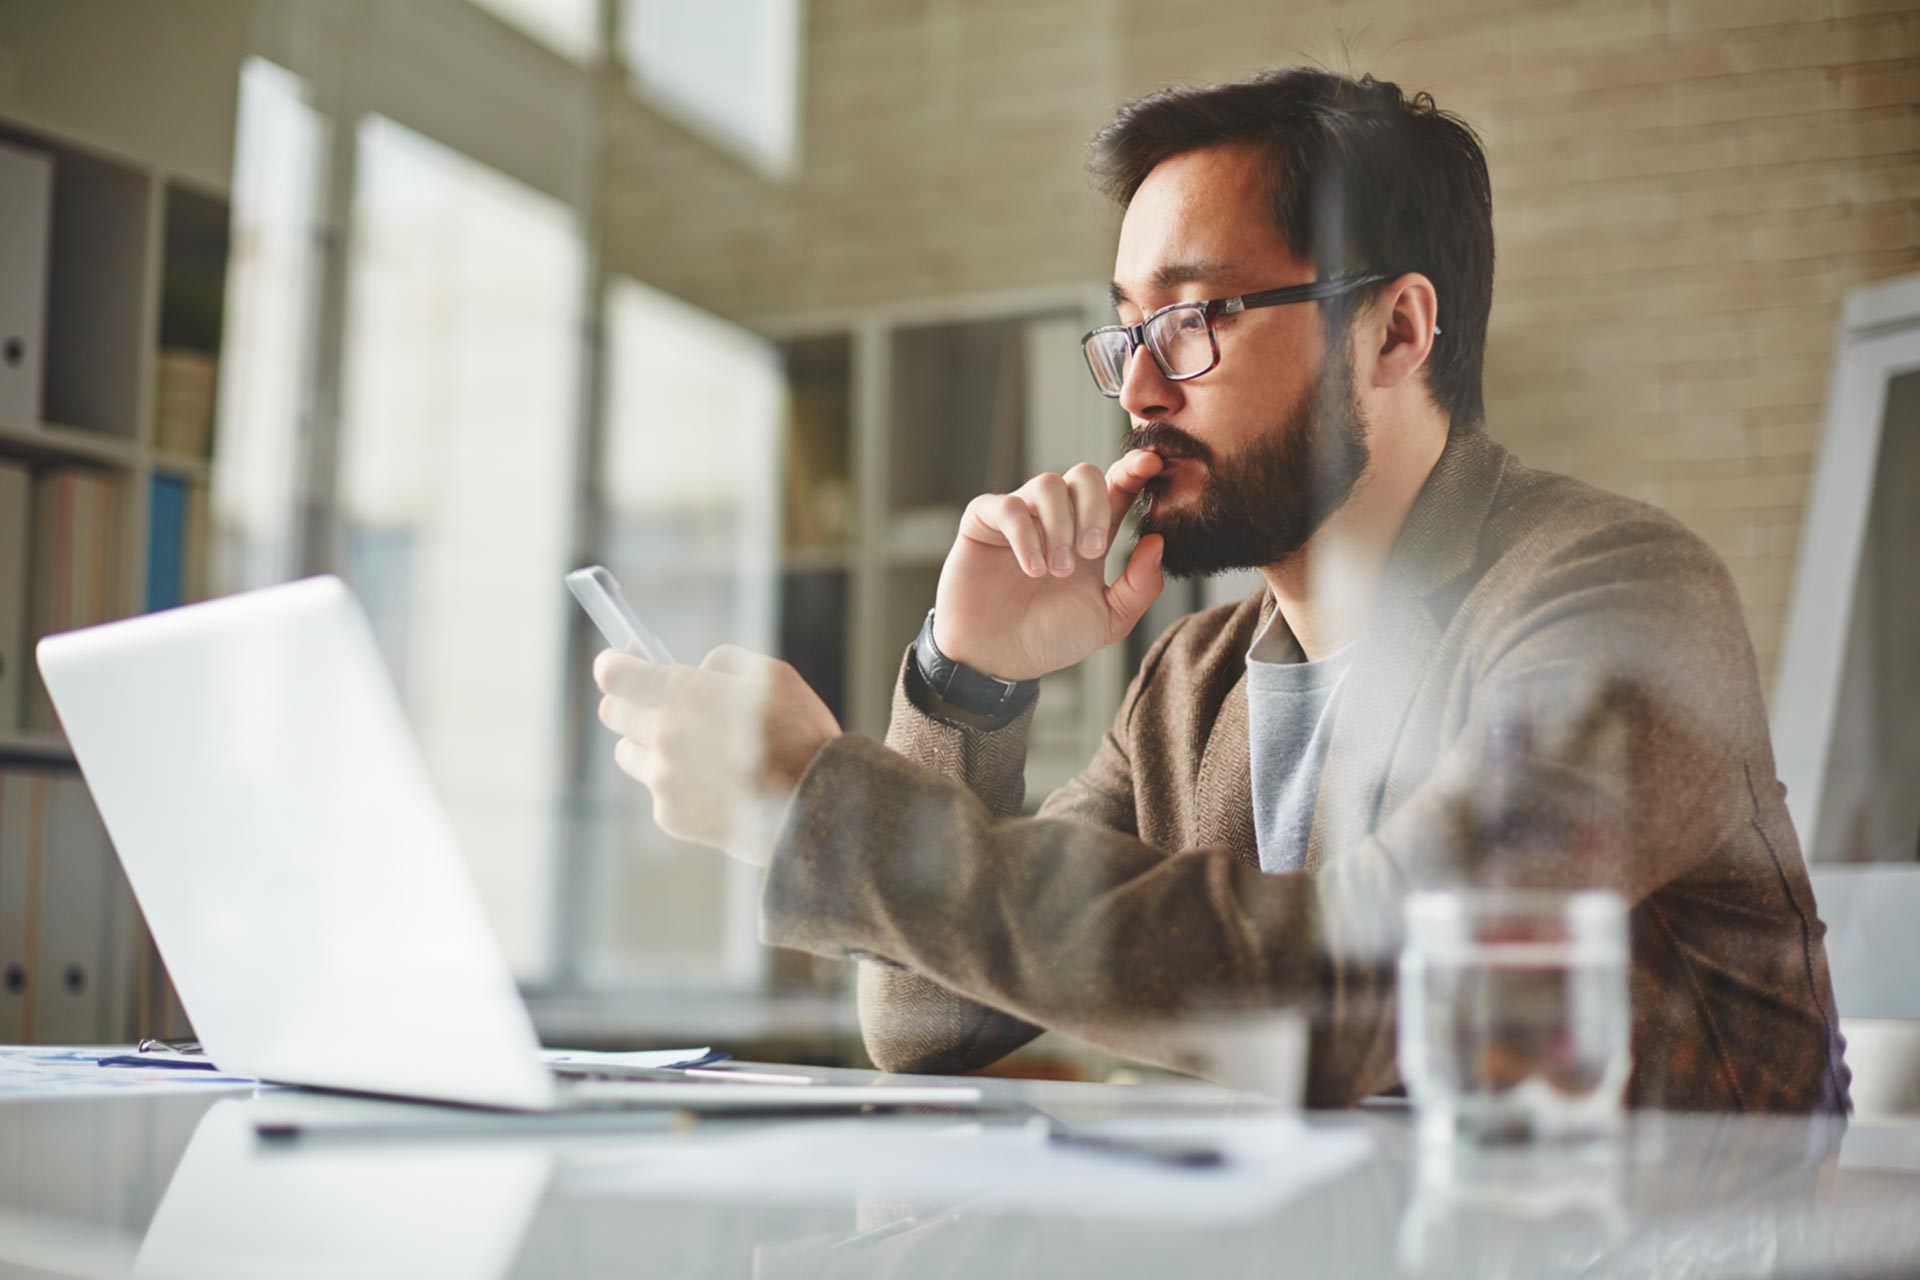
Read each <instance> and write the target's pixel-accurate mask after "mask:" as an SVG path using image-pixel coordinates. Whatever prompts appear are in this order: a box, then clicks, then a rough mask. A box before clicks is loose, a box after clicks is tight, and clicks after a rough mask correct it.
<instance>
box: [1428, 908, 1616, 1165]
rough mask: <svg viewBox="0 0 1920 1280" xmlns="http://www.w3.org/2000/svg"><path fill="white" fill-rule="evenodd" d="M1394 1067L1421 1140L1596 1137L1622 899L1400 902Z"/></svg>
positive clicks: (1607, 1113) (1606, 1096) (1607, 1103)
mask: <svg viewBox="0 0 1920 1280" xmlns="http://www.w3.org/2000/svg"><path fill="white" fill-rule="evenodd" d="M1406 923H1407V931H1406V945H1405V949H1404V950H1403V951H1402V952H1401V956H1400V996H1399V1006H1400V1010H1399V1023H1400V1026H1399V1029H1400V1046H1399V1049H1400V1076H1401V1079H1402V1080H1403V1081H1404V1082H1405V1084H1406V1087H1407V1093H1408V1095H1409V1096H1410V1097H1411V1098H1412V1100H1413V1105H1414V1109H1415V1112H1416V1115H1417V1117H1418V1122H1419V1127H1420V1132H1421V1135H1422V1138H1423V1139H1424V1140H1425V1141H1426V1142H1427V1143H1429V1144H1446V1145H1452V1144H1454V1143H1456V1142H1465V1143H1468V1144H1473V1145H1484V1146H1493V1145H1503V1144H1509V1143H1531V1142H1557V1141H1565V1140H1580V1139H1593V1138H1604V1137H1605V1136H1607V1135H1609V1134H1611V1133H1613V1132H1614V1131H1615V1130H1616V1129H1617V1128H1618V1125H1619V1119H1620V1100H1621V1094H1622V1092H1623V1090H1624V1089H1625V1086H1626V1082H1627V1072H1628V1069H1629V1067H1630V1059H1629V1054H1628V1033H1629V1030H1630V1007H1629V997H1628V988H1627V906H1626V902H1625V900H1624V899H1622V898H1621V897H1620V895H1618V894H1616V893H1612V892H1608V891H1606V890H1582V891H1578V892H1566V893H1562V892H1546V891H1533V890H1448V891H1444V892H1423V893H1415V894H1412V895H1410V896H1409V897H1408V899H1407V904H1406Z"/></svg>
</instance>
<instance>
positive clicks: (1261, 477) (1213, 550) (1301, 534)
mask: <svg viewBox="0 0 1920 1280" xmlns="http://www.w3.org/2000/svg"><path fill="white" fill-rule="evenodd" d="M1336 349H1337V350H1339V351H1340V355H1339V356H1338V357H1337V358H1333V359H1330V360H1329V362H1328V363H1327V365H1326V367H1325V368H1323V369H1322V371H1321V373H1320V375H1319V376H1318V377H1316V378H1315V379H1314V381H1313V385H1312V386H1310V387H1308V388H1307V391H1306V394H1304V395H1303V396H1301V397H1300V402H1299V403H1298V404H1296V405H1295V406H1294V407H1293V410H1292V412H1291V413H1289V414H1288V415H1287V416H1286V419H1285V420H1284V421H1282V422H1281V423H1280V424H1278V425H1277V426H1276V427H1274V428H1273V429H1272V430H1270V431H1268V432H1266V433H1265V434H1263V435H1262V436H1261V437H1260V438H1259V439H1258V440H1256V441H1255V442H1254V443H1253V444H1251V445H1249V446H1248V447H1247V448H1246V450H1245V451H1244V452H1242V453H1240V454H1236V455H1234V456H1233V457H1230V458H1228V459H1227V460H1226V462H1227V465H1226V466H1224V467H1222V466H1221V465H1219V462H1218V460H1217V459H1216V457H1215V455H1214V452H1213V450H1211V449H1209V448H1208V447H1207V446H1206V445H1205V444H1204V443H1202V442H1201V441H1200V440H1198V439H1196V438H1194V437H1193V436H1191V435H1188V434H1187V433H1186V432H1185V431H1182V430H1180V428H1178V427H1175V426H1171V425H1168V424H1165V423H1149V424H1148V425H1147V426H1145V427H1142V428H1140V429H1139V430H1136V431H1134V432H1133V433H1132V434H1131V435H1130V436H1128V437H1127V447H1128V448H1129V449H1152V450H1154V451H1155V452H1158V453H1161V454H1163V455H1164V456H1166V457H1168V458H1180V457H1185V458H1194V459H1197V460H1198V461H1199V462H1201V463H1203V464H1204V465H1205V466H1206V469H1207V474H1206V479H1205V482H1204V483H1203V484H1202V485H1201V487H1200V494H1199V498H1198V500H1197V504H1196V507H1195V508H1194V509H1192V510H1184V511H1165V510H1162V509H1161V504H1162V503H1163V502H1164V501H1165V500H1166V495H1167V491H1168V490H1169V489H1171V488H1172V485H1173V480H1172V477H1171V476H1156V477H1154V478H1153V479H1152V480H1149V481H1148V482H1147V484H1146V487H1145V488H1143V489H1142V490H1141V492H1140V499H1139V503H1140V530H1139V531H1140V534H1141V536H1142V537H1144V536H1146V535H1147V534H1149V533H1157V534H1159V535H1160V536H1161V537H1162V538H1164V539H1165V540H1166V549H1165V550H1164V551H1163V552H1162V553H1161V559H1160V564H1161V568H1162V569H1163V571H1164V572H1166V573H1167V574H1168V575H1170V576H1172V577H1175V578H1192V577H1211V576H1212V575H1214V574H1216V573H1225V572H1227V571H1228V570H1231V569H1258V568H1261V567H1263V566H1265V565H1270V564H1277V563H1279V562H1280V561H1282V560H1285V559H1286V558H1287V557H1288V556H1290V555H1292V554H1293V553H1294V552H1296V551H1298V550H1299V549H1300V548H1301V547H1303V546H1305V545H1306V543H1307V539H1308V538H1310V537H1312V536H1313V534H1314V531H1315V530H1317V529H1318V528H1319V527H1320V526H1321V525H1322V524H1323V523H1324V522H1325V521H1326V519H1327V517H1328V516H1330V515H1332V514H1333V513H1334V512H1336V511H1338V510H1339V509H1340V508H1341V507H1342V506H1343V505H1345V503H1346V501H1347V498H1348V496H1349V495H1350V494H1352V492H1353V486H1354V484H1355V483H1356V482H1357V481H1358V480H1359V479H1360V476H1361V474H1362V473H1363V472H1365V471H1366V469H1367V461H1368V457H1369V455H1368V452H1367V441H1366V434H1367V424H1366V419H1365V417H1364V415H1363V414H1362V412H1361V409H1360V404H1359V401H1358V400H1357V399H1356V397H1355V396H1354V392H1353V359H1352V355H1351V353H1349V352H1348V351H1346V350H1345V349H1344V348H1343V347H1342V348H1336Z"/></svg>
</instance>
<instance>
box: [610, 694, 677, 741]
mask: <svg viewBox="0 0 1920 1280" xmlns="http://www.w3.org/2000/svg"><path fill="white" fill-rule="evenodd" d="M598 714H599V717H600V723H601V724H603V725H605V726H606V727H607V728H609V729H611V730H613V731H614V732H615V733H617V734H619V735H620V736H621V737H623V738H632V739H633V740H634V741H636V742H652V741H653V740H654V739H655V738H657V737H658V736H659V734H660V728H661V724H662V722H663V721H664V720H665V718H666V713H665V712H664V711H662V710H660V709H659V708H657V707H643V706H641V705H640V704H639V703H637V702H634V701H632V700H631V699H628V698H620V697H615V696H614V695H613V694H608V695H607V696H606V697H604V698H602V699H600V707H599V711H598Z"/></svg>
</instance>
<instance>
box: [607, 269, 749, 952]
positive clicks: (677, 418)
mask: <svg viewBox="0 0 1920 1280" xmlns="http://www.w3.org/2000/svg"><path fill="white" fill-rule="evenodd" d="M606 323H607V330H606V332H607V347H606V392H607V395H606V406H605V422H606V428H605V442H606V443H605V449H604V454H603V457H602V459H601V462H600V465H599V467H598V468H597V469H596V475H595V479H596V482H597V486H598V489H599V493H600V496H601V503H602V507H603V512H604V520H605V523H604V541H603V545H602V548H601V552H600V558H601V560H602V561H603V563H605V564H606V565H607V567H608V568H610V569H612V570H613V572H614V575H615V576H616V577H618V578H619V579H620V582H621V584H622V586H623V587H624V588H625V589H626V594H627V598H628V599H629V600H630V601H631V602H632V604H633V606H634V609H635V611H636V612H638V613H639V614H640V615H641V617H642V619H643V620H645V621H646V623H647V625H648V626H649V627H650V628H652V629H653V631H654V632H655V633H656V634H657V635H659V637H660V638H661V640H663V641H664V642H665V643H666V645H667V647H668V648H669V649H671V650H672V651H673V653H674V656H675V657H676V658H678V659H679V660H680V661H681V662H687V663H697V662H699V661H700V660H701V658H702V657H703V656H704V655H705V654H706V653H707V652H708V651H709V650H711V649H713V648H714V647H715V646H717V645H720V644H738V645H741V646H743V647H746V648H749V649H753V650H755V651H756V652H760V653H771V652H773V651H774V650H775V648H776V643H775V626H776V604H777V601H776V599H775V586H774V580H775V572H774V562H775V552H776V541H777V537H778V529H777V525H776V521H775V516H776V513H777V512H778V510H779V506H778V492H777V487H776V486H777V482H778V478H779V465H780V458H779V448H780V439H781V429H782V426H783V424H784V420H785V412H786V390H785V380H784V376H783V374H782V370H781V367H780V362H779V359H778V356H777V353H776V352H775V350H774V348H773V347H772V346H771V345H770V344H769V343H767V342H765V341H764V340H762V339H760V338H758V337H756V336H755V335H753V334H750V333H747V332H746V331H744V330H741V329H737V328H735V327H734V326H732V325H730V324H727V323H726V322H724V321H722V320H719V319H717V318H715V317H713V316H711V315H709V314H707V313H706V312H703V311H701V310H699V309H698V308H696V307H692V306H689V305H687V304H686V303H684V302H681V301H679V300H678V299H675V298H672V297H669V296H667V295H666V294H663V293H660V292H659V291H657V290H654V289H650V288H648V287H646V286H645V285H642V284H639V283H637V282H635V281H633V280H628V279H615V280H612V281H610V282H609V286H608V291H607V300H606ZM582 696H583V697H588V698H593V699H595V700H597V695H596V694H594V692H593V691H592V690H591V689H588V690H586V691H585V692H584V693H583V694H582ZM582 720H583V722H584V723H586V724H587V725H588V726H590V727H589V732H590V734H591V735H592V739H591V741H590V743H589V744H588V748H587V754H588V760H589V769H588V774H589V779H590V781H589V784H588V793H589V797H590V799H589V802H588V805H587V808H586V814H587V816H588V827H589V829H588V830H587V831H585V832H583V833H581V836H582V838H581V839H580V840H579V841H578V842H577V844H576V847H577V848H580V849H583V850H592V851H593V855H594V856H593V858H592V862H591V864H590V866H589V868H588V888H589V891H590V892H589V901H590V902H591V904H592V906H591V908H590V910H591V913H592V914H591V916H590V917H589V921H588V927H589V929H590V932H591V935H592V937H593V939H594V942H593V944H592V946H591V948H590V953H589V954H588V955H586V956H585V957H583V959H584V961H585V970H586V976H587V978H588V981H589V983H590V985H602V986H615V987H620V986H636V985H653V986H658V985H663V984H667V983H674V984H679V985H684V986H708V987H711V986H714V985H724V986H736V987H737V986H743V985H746V984H750V983H752V982H753V981H755V980H757V978H758V976H759V973H760V968H761V965H762V964H763V963H764V953H763V952H762V949H761V947H760V945H759V942H758V939H757V936H756V932H755V907H756V904H757V901H758V893H759V877H758V873H757V872H756V871H754V870H753V869H752V868H750V867H745V866H742V865H741V864H739V863H736V862H734V861H732V860H731V859H728V858H722V857H719V856H717V855H715V854H714V852H713V851H712V850H710V849H692V848H688V847H687V846H685V845H683V844H681V843H680V842H678V841H676V840H673V839H671V838H670V837H668V836H667V835H665V834H664V833H663V832H661V831H660V829H659V828H658V827H656V826H655V825H654V824H653V820H652V801H651V800H650V799H649V797H648V796H647V794H646V791H645V789H644V788H642V787H641V786H640V785H639V784H638V783H636V782H633V781H632V780H631V779H629V778H627V776H626V775H625V774H623V773H620V772H619V771H618V769H617V768H616V767H615V766H614V764H613V740H612V737H611V735H609V734H608V733H607V732H606V731H605V730H603V729H601V728H600V726H599V724H598V723H597V721H596V720H595V719H594V717H593V715H592V714H591V712H589V713H588V714H586V715H584V716H583V717H582Z"/></svg>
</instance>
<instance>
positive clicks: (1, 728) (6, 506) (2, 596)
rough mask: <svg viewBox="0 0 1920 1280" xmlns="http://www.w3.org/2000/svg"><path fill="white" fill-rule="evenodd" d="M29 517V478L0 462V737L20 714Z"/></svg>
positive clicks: (25, 662)
mask: <svg viewBox="0 0 1920 1280" xmlns="http://www.w3.org/2000/svg"><path fill="white" fill-rule="evenodd" d="M32 516H33V472H32V471H31V470H29V469H28V468H27V466H26V464H25V463H19V462H5V461H0V735H5V734H9V733H12V732H14V731H16V730H17V729H19V728H20V725H21V723H22V718H23V717H24V716H25V714H26V692H25V690H26V685H27V672H28V670H29V669H30V667H31V665H32V659H31V657H30V656H29V654H28V652H27V566H28V560H27V554H28V552H27V535H28V534H29V533H30V532H31V528H32Z"/></svg>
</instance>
